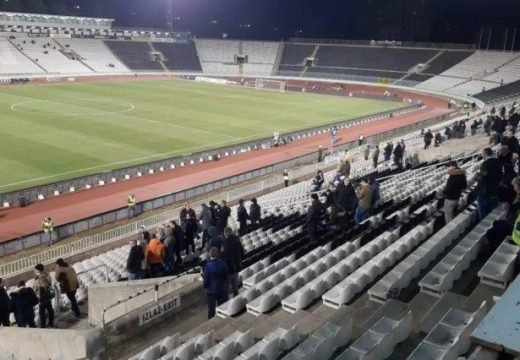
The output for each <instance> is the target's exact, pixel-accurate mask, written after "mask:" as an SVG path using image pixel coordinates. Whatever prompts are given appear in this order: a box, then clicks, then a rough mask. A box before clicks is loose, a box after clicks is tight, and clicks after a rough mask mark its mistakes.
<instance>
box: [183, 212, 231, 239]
mask: <svg viewBox="0 0 520 360" xmlns="http://www.w3.org/2000/svg"><path fill="white" fill-rule="evenodd" d="M221 210H222V207H221ZM219 219H222V217H220V218H219ZM221 221H222V220H221ZM226 222H227V219H226ZM210 229H213V228H210ZM197 232H198V223H197V220H196V219H195V218H194V217H193V216H192V214H190V213H188V216H187V217H186V229H185V231H184V238H185V239H186V248H188V247H190V246H191V247H192V248H193V249H195V238H197V239H198V238H200V236H199V235H198V233H197Z"/></svg>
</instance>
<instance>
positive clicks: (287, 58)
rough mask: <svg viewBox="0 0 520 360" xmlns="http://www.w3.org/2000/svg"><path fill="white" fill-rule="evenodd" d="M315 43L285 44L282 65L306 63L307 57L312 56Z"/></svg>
mask: <svg viewBox="0 0 520 360" xmlns="http://www.w3.org/2000/svg"><path fill="white" fill-rule="evenodd" d="M315 47H316V46H315V45H303V44H302V45H300V44H290V43H289V44H284V48H283V54H282V59H281V60H280V65H304V62H305V59H306V58H308V57H310V56H312V53H313V52H314V49H315Z"/></svg>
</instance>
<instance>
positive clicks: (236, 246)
mask: <svg viewBox="0 0 520 360" xmlns="http://www.w3.org/2000/svg"><path fill="white" fill-rule="evenodd" d="M243 257H244V248H243V246H242V243H241V242H240V239H239V237H238V236H236V235H235V234H233V230H232V229H231V228H230V227H227V228H225V229H224V241H223V251H222V260H224V262H225V263H226V265H227V267H228V270H229V282H230V283H231V290H232V291H233V296H237V295H238V281H239V278H238V274H239V273H240V271H241V270H242V258H243Z"/></svg>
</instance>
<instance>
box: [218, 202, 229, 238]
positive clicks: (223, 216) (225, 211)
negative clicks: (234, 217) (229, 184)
mask: <svg viewBox="0 0 520 360" xmlns="http://www.w3.org/2000/svg"><path fill="white" fill-rule="evenodd" d="M230 215H231V209H230V208H229V207H228V206H227V203H226V201H225V200H222V202H221V205H220V209H219V212H218V223H217V229H218V232H219V234H222V233H223V232H224V229H225V228H226V226H227V225H228V219H229V216H230Z"/></svg>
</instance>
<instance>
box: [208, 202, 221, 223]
mask: <svg viewBox="0 0 520 360" xmlns="http://www.w3.org/2000/svg"><path fill="white" fill-rule="evenodd" d="M209 209H210V210H211V226H215V227H217V224H218V215H219V211H220V206H218V204H217V203H216V202H214V201H213V200H211V201H210V202H209Z"/></svg>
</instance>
